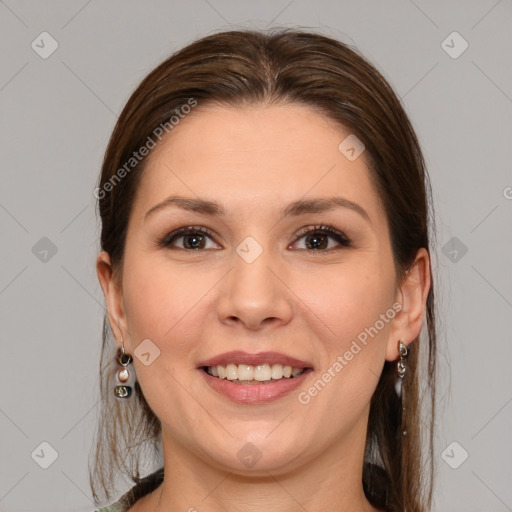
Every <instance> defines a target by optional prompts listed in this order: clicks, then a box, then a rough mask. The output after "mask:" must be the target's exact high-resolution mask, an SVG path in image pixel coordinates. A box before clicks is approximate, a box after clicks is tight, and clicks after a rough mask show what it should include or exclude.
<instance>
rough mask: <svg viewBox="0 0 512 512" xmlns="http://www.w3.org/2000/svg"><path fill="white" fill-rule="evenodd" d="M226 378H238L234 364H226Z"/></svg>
mask: <svg viewBox="0 0 512 512" xmlns="http://www.w3.org/2000/svg"><path fill="white" fill-rule="evenodd" d="M226 379H228V380H236V379H238V367H237V366H236V365H234V364H228V365H227V366H226Z"/></svg>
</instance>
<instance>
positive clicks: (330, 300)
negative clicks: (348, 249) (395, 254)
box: [293, 253, 395, 357]
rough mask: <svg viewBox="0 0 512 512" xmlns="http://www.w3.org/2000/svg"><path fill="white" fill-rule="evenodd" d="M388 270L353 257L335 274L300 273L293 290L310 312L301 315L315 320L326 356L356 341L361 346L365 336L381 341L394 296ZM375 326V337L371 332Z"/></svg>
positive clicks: (362, 257)
mask: <svg viewBox="0 0 512 512" xmlns="http://www.w3.org/2000/svg"><path fill="white" fill-rule="evenodd" d="M384 267H385V269H386V270H385V269H384ZM389 268H392V267H389V266H386V265H385V264H384V262H382V261H379V257H378V255H375V257H373V255H368V254H365V255H360V254H355V253H354V256H353V257H351V258H350V261H349V260H347V262H345V263H343V264H340V265H337V266H336V269H335V270H334V268H333V267H329V266H326V267H325V268H323V269H320V270H317V271H316V272H314V273H311V272H309V273H308V272H304V273H303V274H302V275H301V277H300V279H297V281H296V283H295V285H294V287H293V289H294V291H295V292H296V293H297V296H298V297H300V298H301V299H302V300H303V302H304V303H305V304H306V305H307V306H308V307H309V309H310V310H311V312H310V313H309V314H308V313H307V309H308V308H304V310H303V314H304V315H306V314H308V316H310V317H311V318H314V317H316V318H317V323H319V325H320V328H321V329H322V332H323V333H324V334H325V336H324V338H323V339H324V342H325V344H326V346H327V347H328V350H329V352H331V353H333V352H336V353H340V351H341V353H343V352H344V351H345V350H347V349H348V348H349V347H350V345H351V342H352V341H353V340H356V339H358V337H359V340H360V341H363V342H364V339H365V335H366V336H367V337H368V339H377V338H380V339H383V338H385V335H386V332H387V330H388V327H389V320H390V319H391V318H388V317H389V314H388V315H386V314H387V312H388V311H389V310H390V308H391V307H392V303H393V297H394V292H395V289H394V281H393V279H394V274H393V272H392V271H390V270H389ZM391 313H393V311H391ZM313 314H314V315H313ZM381 315H384V316H385V320H386V321H384V322H383V321H382V320H381V318H382V316H381ZM318 320H320V322H318ZM376 323H377V331H378V334H375V330H374V329H372V327H374V326H375V324H376ZM368 331H371V333H372V336H370V335H369V334H368ZM368 345H369V344H368ZM331 357H332V355H331Z"/></svg>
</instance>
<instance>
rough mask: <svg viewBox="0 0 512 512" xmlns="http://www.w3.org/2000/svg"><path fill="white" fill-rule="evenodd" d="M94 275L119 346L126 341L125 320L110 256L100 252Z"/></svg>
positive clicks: (118, 284) (118, 283)
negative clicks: (96, 275) (96, 276)
mask: <svg viewBox="0 0 512 512" xmlns="http://www.w3.org/2000/svg"><path fill="white" fill-rule="evenodd" d="M96 273H97V274H98V280H99V282H100V285H101V289H102V290H103V295H104V296H105V302H106V304H107V312H108V321H109V323H110V328H111V329H112V332H113V333H114V336H115V338H116V340H117V343H118V345H119V346H121V342H122V340H125V339H126V332H127V329H126V318H125V314H124V308H123V289H122V285H121V282H120V281H121V280H120V279H119V278H118V277H117V276H116V275H115V274H114V272H113V269H112V264H111V261H110V255H109V254H108V252H105V251H101V252H100V254H99V255H98V258H97V260H96Z"/></svg>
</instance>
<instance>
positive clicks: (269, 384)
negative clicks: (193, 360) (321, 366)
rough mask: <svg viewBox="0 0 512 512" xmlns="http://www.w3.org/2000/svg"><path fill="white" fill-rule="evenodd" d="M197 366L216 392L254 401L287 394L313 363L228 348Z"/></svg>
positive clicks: (238, 399)
mask: <svg viewBox="0 0 512 512" xmlns="http://www.w3.org/2000/svg"><path fill="white" fill-rule="evenodd" d="M198 370H200V371H201V373H202V374H203V375H204V377H205V379H206V382H207V383H208V384H209V386H210V387H211V388H213V389H214V390H215V391H217V392H218V393H220V394H222V395H224V396H226V397H227V398H229V399H230V400H232V401H234V402H238V403H245V404H248V403H250V404H256V403H264V402H270V401H273V400H277V399H278V398H282V397H284V396H285V395H287V394H289V393H290V392H291V391H292V390H294V389H296V388H297V387H298V386H300V385H301V383H302V382H303V381H304V379H305V377H306V376H307V374H309V373H310V372H313V367H312V365H311V364H310V363H308V362H305V361H301V360H299V359H296V358H292V357H289V356H286V355H284V354H279V353H276V352H265V353H260V354H248V353H245V352H230V353H228V354H223V355H220V356H217V357H215V358H212V359H210V360H208V361H204V362H202V363H200V365H199V366H198Z"/></svg>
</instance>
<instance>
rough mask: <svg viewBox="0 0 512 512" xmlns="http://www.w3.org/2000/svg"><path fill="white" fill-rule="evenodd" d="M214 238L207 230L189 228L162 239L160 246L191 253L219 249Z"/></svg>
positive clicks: (181, 229) (178, 230)
mask: <svg viewBox="0 0 512 512" xmlns="http://www.w3.org/2000/svg"><path fill="white" fill-rule="evenodd" d="M213 237H214V235H213V233H212V232H211V231H210V230H209V229H207V228H202V227H197V226H188V227H185V228H180V229H177V230H176V231H173V232H172V233H169V234H168V235H166V236H165V237H164V238H163V239H162V241H161V242H160V244H159V245H160V246H161V247H166V248H168V249H183V250H189V251H190V250H193V251H198V250H201V249H205V250H208V249H218V248H219V246H218V245H217V244H216V243H215V242H214V240H213ZM209 241H210V242H212V243H213V246H212V243H210V244H209Z"/></svg>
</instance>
